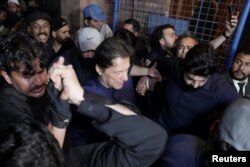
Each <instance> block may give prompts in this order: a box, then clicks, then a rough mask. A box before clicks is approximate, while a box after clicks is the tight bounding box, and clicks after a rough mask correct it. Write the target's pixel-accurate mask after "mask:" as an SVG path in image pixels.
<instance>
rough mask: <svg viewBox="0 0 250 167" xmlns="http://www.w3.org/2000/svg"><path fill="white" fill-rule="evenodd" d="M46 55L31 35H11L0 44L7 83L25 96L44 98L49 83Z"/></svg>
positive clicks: (0, 55)
mask: <svg viewBox="0 0 250 167" xmlns="http://www.w3.org/2000/svg"><path fill="white" fill-rule="evenodd" d="M44 54H45V52H44V50H43V47H42V46H40V45H39V44H37V43H36V41H34V40H33V39H32V38H31V37H30V36H29V34H25V33H21V32H18V33H11V34H9V35H8V36H7V37H6V38H5V39H4V40H3V41H1V43H0V70H1V73H2V75H3V77H4V79H5V80H6V82H7V83H8V84H10V85H12V86H13V87H14V88H15V89H16V91H18V92H19V93H21V94H24V95H25V96H28V97H34V98H39V97H42V96H43V95H44V93H45V89H46V82H47V71H46V68H45V66H46V55H44Z"/></svg>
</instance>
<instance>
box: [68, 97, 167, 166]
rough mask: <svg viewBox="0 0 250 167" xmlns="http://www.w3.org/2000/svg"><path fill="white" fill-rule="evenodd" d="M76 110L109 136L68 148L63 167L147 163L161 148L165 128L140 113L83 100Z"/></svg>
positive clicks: (144, 164)
mask: <svg viewBox="0 0 250 167" xmlns="http://www.w3.org/2000/svg"><path fill="white" fill-rule="evenodd" d="M85 99H86V98H85ZM78 112H80V113H81V114H84V115H85V116H87V117H90V118H92V119H93V120H94V121H93V125H94V126H95V128H97V129H98V130H99V131H101V132H103V133H105V134H107V135H108V136H110V140H107V141H105V142H102V143H95V144H89V145H83V146H80V147H75V148H71V149H70V150H69V152H68V154H67V156H66V163H65V166H66V167H67V166H70V167H71V166H74V167H84V166H91V167H98V166H100V167H129V166H131V167H147V166H150V165H151V164H152V163H153V162H154V161H156V160H157V159H158V158H159V156H160V155H161V153H162V151H163V150H164V147H165V143H166V139H167V134H166V132H165V131H164V130H163V129H162V128H161V127H160V126H159V125H157V124H156V123H154V122H153V121H151V120H149V119H147V118H146V117H144V116H141V115H133V116H125V115H123V114H120V113H118V112H117V111H114V110H112V109H109V108H107V107H104V106H100V105H93V104H91V103H90V104H89V103H88V102H86V100H85V101H83V102H82V103H81V105H80V106H79V108H78Z"/></svg>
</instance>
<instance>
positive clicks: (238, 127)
mask: <svg viewBox="0 0 250 167" xmlns="http://www.w3.org/2000/svg"><path fill="white" fill-rule="evenodd" d="M249 108H250V99H249V98H240V99H239V100H237V101H235V102H233V103H232V104H231V105H230V106H229V107H228V108H227V109H226V110H225V111H224V112H223V115H222V117H221V120H220V122H219V126H218V132H217V133H216V140H215V143H214V144H215V146H216V148H218V149H221V150H225V151H230V150H231V151H232V150H234V151H236V150H237V151H249V150H250V133H249V119H250V110H249Z"/></svg>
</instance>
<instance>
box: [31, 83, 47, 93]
mask: <svg viewBox="0 0 250 167" xmlns="http://www.w3.org/2000/svg"><path fill="white" fill-rule="evenodd" d="M44 86H45V84H42V85H35V86H34V87H32V88H31V89H30V91H34V90H37V89H40V88H42V87H44Z"/></svg>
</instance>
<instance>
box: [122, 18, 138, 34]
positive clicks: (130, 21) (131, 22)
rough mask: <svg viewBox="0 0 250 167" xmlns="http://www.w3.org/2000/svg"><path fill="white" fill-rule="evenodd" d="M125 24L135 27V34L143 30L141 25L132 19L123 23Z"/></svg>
mask: <svg viewBox="0 0 250 167" xmlns="http://www.w3.org/2000/svg"><path fill="white" fill-rule="evenodd" d="M123 23H124V24H131V25H132V26H133V32H139V31H140V29H141V26H140V23H139V22H138V21H137V20H135V19H132V18H129V19H127V20H125V21H124V22H123Z"/></svg>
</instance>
